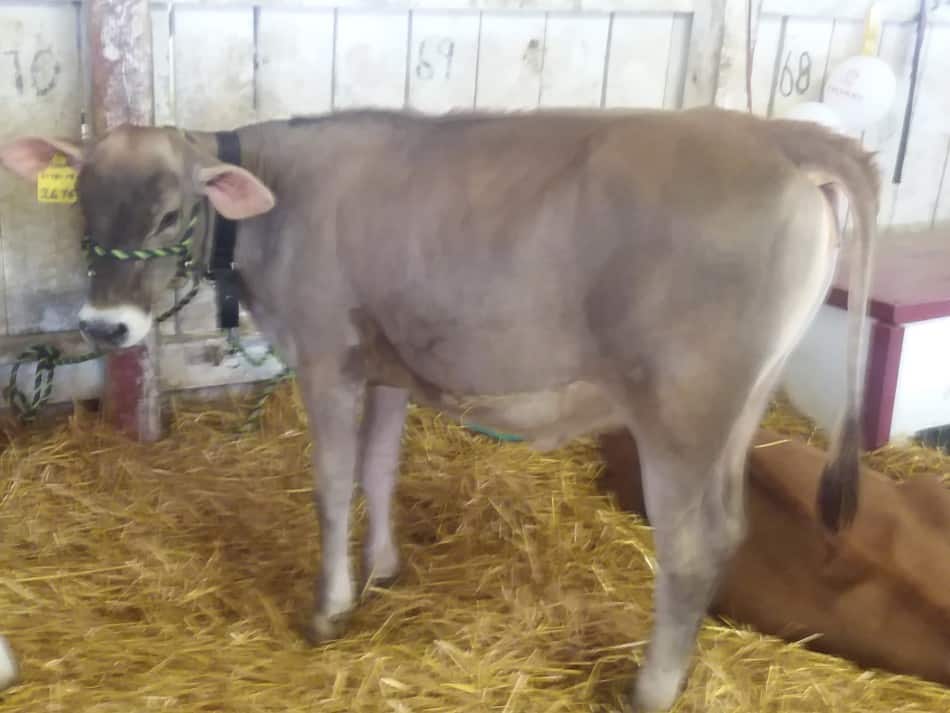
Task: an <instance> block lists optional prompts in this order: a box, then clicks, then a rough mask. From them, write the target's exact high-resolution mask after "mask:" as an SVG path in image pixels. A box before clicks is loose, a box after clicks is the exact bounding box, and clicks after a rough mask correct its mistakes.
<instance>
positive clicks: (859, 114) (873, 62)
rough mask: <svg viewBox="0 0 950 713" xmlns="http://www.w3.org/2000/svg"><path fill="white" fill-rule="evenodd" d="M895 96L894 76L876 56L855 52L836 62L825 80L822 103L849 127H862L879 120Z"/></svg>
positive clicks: (888, 108)
mask: <svg viewBox="0 0 950 713" xmlns="http://www.w3.org/2000/svg"><path fill="white" fill-rule="evenodd" d="M896 95H897V77H895V76H894V71H893V70H892V69H891V68H890V66H889V65H888V64H887V63H886V62H884V61H883V60H881V59H878V58H877V57H870V56H868V55H858V56H855V57H849V58H848V59H846V60H845V61H844V62H842V63H841V64H839V65H838V66H837V67H835V68H834V70H833V71H832V72H831V74H830V75H829V76H828V81H827V82H826V83H825V96H824V103H825V104H827V105H828V106H830V107H831V108H832V109H834V110H835V111H836V112H837V113H838V116H840V117H841V120H842V121H843V122H844V123H845V124H846V125H847V126H849V127H851V128H852V129H858V130H861V129H866V128H868V127H870V126H873V125H874V124H876V123H877V122H879V121H880V120H881V119H883V118H884V117H885V116H886V115H887V112H888V111H889V110H890V108H891V106H892V105H893V103H894V97H895V96H896Z"/></svg>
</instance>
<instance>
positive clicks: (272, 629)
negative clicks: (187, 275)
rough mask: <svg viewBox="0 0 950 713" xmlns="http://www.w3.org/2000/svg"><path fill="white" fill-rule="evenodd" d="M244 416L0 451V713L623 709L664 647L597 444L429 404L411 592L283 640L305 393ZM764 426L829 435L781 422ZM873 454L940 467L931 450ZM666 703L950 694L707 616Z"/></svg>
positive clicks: (414, 519) (416, 481)
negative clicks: (679, 694) (513, 437)
mask: <svg viewBox="0 0 950 713" xmlns="http://www.w3.org/2000/svg"><path fill="white" fill-rule="evenodd" d="M216 409H217V410H216ZM242 417H243V411H242V410H241V409H240V408H236V407H235V405H234V404H231V405H229V404H223V405H219V406H218V407H216V408H212V407H210V406H209V405H208V404H203V405H199V404H192V405H187V404H179V405H178V406H176V408H175V409H174V410H173V415H172V423H171V426H170V432H169V435H168V437H167V438H166V439H165V440H164V441H162V442H160V443H158V444H152V445H141V444H134V443H129V442H127V441H124V440H123V439H122V438H120V437H118V436H117V435H115V434H114V433H111V432H110V431H108V430H107V429H105V428H103V427H102V426H101V425H99V424H98V421H97V419H96V417H95V416H94V415H93V414H90V413H86V412H83V411H78V412H77V413H76V414H75V415H74V416H73V417H72V418H70V419H68V420H66V419H62V420H59V421H58V422H54V423H52V424H49V425H45V426H34V427H33V428H29V429H24V430H15V431H12V432H10V433H9V434H8V436H7V437H6V438H5V439H4V440H3V441H0V449H2V453H0V478H2V481H0V488H2V490H0V492H2V500H0V527H2V537H0V631H2V632H3V633H6V634H7V635H8V637H9V638H10V640H11V643H12V644H13V646H14V648H15V649H16V651H17V653H18V655H19V658H20V663H21V667H22V673H23V683H21V684H20V685H19V686H17V687H16V688H14V689H11V691H9V692H8V693H7V694H5V695H2V696H0V712H3V713H7V712H10V713H12V712H13V711H16V712H17V713H22V712H26V711H29V712H33V711H37V712H39V711H44V712H46V711H48V712H58V711H63V712H69V713H106V712H110V713H111V712H113V711H116V712H118V711H122V712H123V713H125V712H132V711H136V712H137V711H164V710H167V711H222V712H225V711H226V712H231V711H234V712H237V711H240V712H241V713H258V712H262V711H316V710H319V711H321V712H322V711H326V712H328V713H329V712H332V711H380V712H384V711H396V712H397V713H398V712H403V711H407V712H408V711H413V712H415V711H420V712H421V711H488V710H492V711H503V712H504V713H516V712H518V711H545V712H554V711H606V710H618V709H619V703H620V700H621V698H622V697H623V696H624V695H625V693H626V691H627V689H628V686H629V682H630V678H631V676H632V674H633V672H634V668H635V664H636V662H637V661H638V660H639V659H640V657H641V655H642V650H643V643H644V640H645V639H646V638H647V636H648V634H649V624H650V620H651V616H652V615H651V607H652V603H651V595H652V589H653V575H652V573H651V569H652V567H653V560H652V552H651V537H650V531H649V529H648V528H646V527H644V526H643V525H642V523H639V522H637V521H636V520H634V519H633V518H631V517H630V516H629V515H626V514H623V513H621V512H618V511H617V510H616V509H614V508H613V507H612V505H611V504H610V503H609V501H608V500H607V499H606V498H605V497H603V496H602V495H600V494H598V492H597V490H596V487H595V478H596V476H597V471H598V469H599V466H600V464H599V462H598V460H597V457H596V453H595V451H594V449H593V445H592V443H591V442H589V441H585V442H578V443H575V444H572V445H571V446H570V447H568V448H565V449H563V450H561V451H559V452H558V453H556V454H554V455H547V456H545V455H539V454H535V453H532V452H531V451H530V450H528V449H527V448H526V447H524V446H522V445H520V444H501V443H497V442H495V441H491V440H489V439H487V438H484V437H482V436H477V435H474V434H471V433H469V432H466V431H464V430H462V429H460V428H458V427H456V426H454V425H452V424H450V423H446V422H444V421H442V420H441V419H439V417H438V416H436V415H434V414H432V413H430V412H428V411H423V410H414V411H413V412H412V414H411V417H410V423H409V426H408V428H407V433H406V448H405V455H404V463H403V468H402V470H403V475H402V479H401V482H400V486H399V490H398V504H397V513H396V516H397V519H398V527H399V532H400V538H401V543H402V547H403V555H404V558H405V561H406V568H405V571H404V575H403V577H402V579H401V581H400V582H399V583H398V584H397V585H396V586H395V587H394V588H392V589H390V590H385V591H384V590H379V591H371V592H367V593H365V598H364V602H363V605H362V606H361V608H360V609H359V611H358V613H357V614H356V615H355V616H354V617H353V619H352V620H351V622H350V628H349V632H348V634H347V636H346V638H344V639H342V640H340V641H338V642H336V643H333V644H330V645H327V646H323V647H319V648H314V649H312V648H309V647H307V646H306V645H305V644H303V643H302V641H301V638H300V637H299V636H298V635H297V633H296V631H295V629H294V626H295V622H297V621H299V620H300V618H301V617H302V616H304V615H305V614H306V613H307V612H308V611H309V608H310V605H311V596H312V594H311V588H312V587H311V582H312V578H313V575H314V572H315V568H316V563H317V533H316V523H315V518H314V516H313V511H312V505H311V494H310V476H309V449H310V445H309V439H308V437H307V433H306V426H305V421H304V418H303V414H302V410H301V408H300V403H299V400H298V398H297V395H296V392H295V391H294V387H293V385H292V384H285V385H284V387H283V388H282V389H281V390H280V391H279V392H278V393H277V395H276V397H275V398H274V399H272V401H271V402H270V404H269V405H268V407H267V410H266V412H265V416H264V422H263V426H262V430H261V431H260V432H255V433H252V434H250V435H247V436H245V437H243V438H241V439H239V440H238V439H235V438H234V437H233V435H232V434H233V432H234V430H235V429H236V428H237V427H238V426H239V424H240V422H241V419H242ZM767 422H768V425H769V426H771V427H773V428H778V429H779V430H782V431H784V432H786V433H795V434H799V435H805V436H806V437H810V438H811V437H813V436H814V435H815V434H812V433H811V429H810V426H809V425H808V424H807V422H806V421H804V420H802V419H799V418H797V417H795V416H794V414H791V413H790V412H789V410H788V409H787V408H785V407H781V408H778V409H776V410H773V411H772V412H771V413H770V415H769V417H768V418H767ZM872 461H873V464H874V465H875V466H876V467H879V468H881V469H882V470H883V471H884V472H887V473H889V474H892V475H894V476H900V477H906V476H909V475H913V474H914V473H916V472H919V471H925V470H929V471H931V472H933V471H935V470H936V471H938V472H941V473H950V458H948V457H947V456H945V455H941V454H939V453H938V452H936V451H930V450H926V449H920V448H918V449H904V450H901V449H890V450H885V451H884V452H882V453H879V454H876V456H875V457H874V458H873V459H872ZM356 522H357V528H356V529H357V532H359V531H360V530H361V529H362V524H363V512H362V509H361V506H360V507H359V508H358V510H357V519H356ZM677 710H678V711H729V712H730V713H747V712H748V713H751V712H753V711H754V712H755V713H761V712H766V711H769V712H771V711H776V712H777V711H788V712H795V713H798V712H801V713H813V712H815V713H817V712H821V711H834V712H835V713H846V712H849V711H854V712H855V713H858V712H860V713H878V712H880V713H884V712H885V711H886V712H887V713H894V712H897V711H902V712H903V711H906V712H910V711H927V712H933V713H936V712H938V711H948V710H950V691H948V690H946V689H943V688H941V687H939V686H937V685H935V684H929V683H923V682H920V681H917V680H915V679H911V678H906V677H900V676H894V675H888V674H884V673H881V672H862V671H860V670H858V669H856V668H855V667H853V666H851V665H849V664H847V663H845V662H843V661H840V660H837V659H834V658H831V657H827V656H822V655H819V654H815V653H810V652H808V651H805V650H804V649H802V648H801V647H800V646H790V645H786V644H784V643H782V642H781V641H778V640H776V639H772V638H768V637H763V636H760V635H758V634H756V633H754V632H751V631H748V630H743V629H742V628H732V627H729V626H725V625H721V624H718V623H716V622H714V621H713V620H708V621H707V624H706V626H705V627H704V629H703V632H702V635H701V638H700V642H699V654H698V659H697V666H696V669H695V672H694V673H693V676H692V679H691V683H690V686H689V688H688V690H687V692H686V694H685V695H684V696H683V698H682V700H681V701H680V703H679V705H678V706H677Z"/></svg>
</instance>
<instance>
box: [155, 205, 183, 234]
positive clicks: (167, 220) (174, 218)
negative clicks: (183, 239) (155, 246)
mask: <svg viewBox="0 0 950 713" xmlns="http://www.w3.org/2000/svg"><path fill="white" fill-rule="evenodd" d="M179 215H180V212H179V211H177V210H170V211H168V212H167V213H166V214H165V215H163V216H162V220H161V222H160V223H159V224H158V230H157V231H156V232H159V233H160V232H162V231H163V230H167V229H168V228H171V227H173V226H175V225H177V224H178V216H179Z"/></svg>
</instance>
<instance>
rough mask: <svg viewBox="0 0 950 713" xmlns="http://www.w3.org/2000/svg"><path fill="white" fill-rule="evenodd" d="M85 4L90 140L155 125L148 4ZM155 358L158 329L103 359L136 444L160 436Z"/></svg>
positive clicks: (121, 419) (108, 390) (130, 0)
mask: <svg viewBox="0 0 950 713" xmlns="http://www.w3.org/2000/svg"><path fill="white" fill-rule="evenodd" d="M85 5H86V12H87V13H88V14H87V17H86V21H87V25H86V27H87V39H88V42H87V47H88V55H87V56H88V61H89V70H90V73H91V79H92V102H91V104H92V131H93V135H94V136H102V134H103V133H105V132H106V131H108V130H109V129H111V128H114V127H115V126H118V125H120V124H123V123H134V124H145V125H151V124H154V123H155V108H154V95H153V81H152V76H153V75H152V28H151V15H150V13H149V3H148V0H92V1H91V2H89V3H86V4H85ZM157 357H158V329H152V331H151V334H150V335H149V336H148V337H147V338H146V340H145V342H144V343H143V344H142V345H139V346H136V347H132V348H131V349H125V350H122V351H120V352H115V353H113V354H110V355H109V356H108V357H107V358H106V373H105V384H104V387H103V395H102V403H103V410H104V412H105V414H106V418H107V419H108V420H109V422H110V423H111V424H112V425H113V426H115V427H116V428H117V429H119V430H120V431H122V432H124V433H126V434H127V435H129V436H130V437H132V438H135V439H137V440H140V441H154V440H157V439H158V438H159V437H160V436H161V402H160V394H159V389H158V364H157V361H158V360H157Z"/></svg>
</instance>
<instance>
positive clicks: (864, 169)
mask: <svg viewBox="0 0 950 713" xmlns="http://www.w3.org/2000/svg"><path fill="white" fill-rule="evenodd" d="M765 123H766V125H767V126H768V127H769V131H770V133H771V134H772V137H771V138H772V139H773V141H775V142H776V143H777V144H778V145H779V147H780V148H781V150H782V151H783V152H784V153H785V155H786V156H787V157H788V158H789V159H790V160H791V161H793V162H794V163H795V164H797V165H798V166H799V167H800V168H801V169H802V170H804V171H806V172H807V173H808V175H809V176H810V177H811V178H812V180H814V181H815V182H816V184H817V185H818V186H819V187H820V188H822V189H823V190H828V189H829V188H830V189H833V190H835V189H836V190H840V191H841V192H843V193H844V194H845V196H846V197H847V199H848V205H849V207H850V210H851V216H852V218H853V220H854V225H855V230H854V237H855V238H856V243H855V244H854V248H855V249H854V250H853V251H852V253H851V256H850V257H851V263H850V277H849V280H848V348H847V364H846V367H847V377H846V378H847V388H846V393H845V403H844V408H843V412H842V414H841V416H840V419H839V422H838V424H837V426H836V429H835V433H834V438H833V441H832V445H831V450H830V453H829V460H828V463H827V464H826V466H825V469H824V472H823V473H822V475H821V482H820V483H819V486H818V499H817V509H818V514H819V516H820V518H821V521H822V523H823V524H824V526H825V528H826V529H827V530H829V531H830V532H832V533H835V532H838V531H839V530H840V529H841V528H842V527H845V528H847V527H848V526H850V525H851V523H852V521H853V520H854V516H855V513H856V511H857V505H858V483H859V478H858V476H859V469H860V460H859V459H860V453H861V448H862V437H861V432H862V426H861V413H862V409H861V407H862V402H863V398H864V383H865V376H866V364H867V340H868V317H867V310H868V299H869V294H870V281H871V260H872V248H873V240H874V233H875V228H876V224H877V213H878V208H879V201H880V176H879V174H878V170H877V167H876V166H875V164H874V160H873V154H872V153H870V152H867V151H865V150H864V148H863V147H862V146H861V145H860V143H859V142H857V141H855V140H854V139H851V138H850V137H846V136H843V135H841V134H837V133H833V132H831V131H829V130H827V129H825V128H823V127H819V126H817V125H815V124H810V123H804V122H799V121H776V120H771V121H767V122H765Z"/></svg>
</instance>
